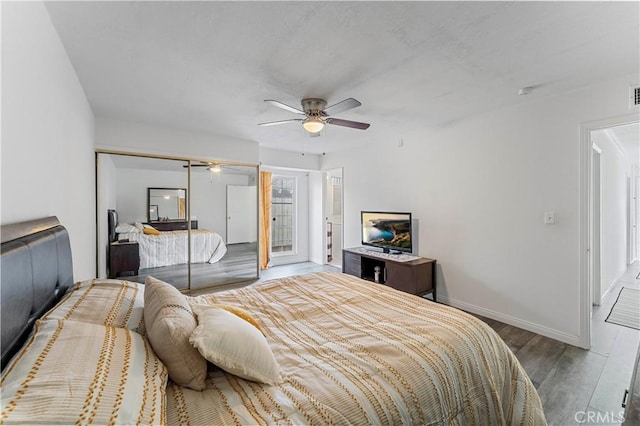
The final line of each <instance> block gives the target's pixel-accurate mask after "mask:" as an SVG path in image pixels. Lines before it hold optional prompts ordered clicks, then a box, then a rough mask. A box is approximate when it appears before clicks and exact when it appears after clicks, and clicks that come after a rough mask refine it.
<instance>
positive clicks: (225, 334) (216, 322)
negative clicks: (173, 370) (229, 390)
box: [189, 305, 282, 385]
mask: <svg viewBox="0 0 640 426" xmlns="http://www.w3.org/2000/svg"><path fill="white" fill-rule="evenodd" d="M193 310H194V312H195V313H196V315H197V316H198V327H196V329H195V331H194V332H193V334H191V337H190V338H189V341H190V342H191V343H192V344H193V345H194V346H195V347H196V348H198V350H199V351H200V353H201V354H202V356H203V357H205V358H206V359H207V360H209V361H210V362H212V363H213V364H215V365H217V366H218V367H220V368H222V369H223V370H225V371H226V372H228V373H231V374H234V375H236V376H238V377H241V378H243V379H247V380H252V381H256V382H261V383H266V384H269V385H275V384H277V383H279V382H280V381H281V380H282V378H281V376H280V367H279V366H278V363H277V362H276V359H275V357H274V356H273V352H271V348H270V347H269V342H267V339H266V338H265V337H264V336H263V335H262V333H260V331H259V330H258V329H257V328H256V327H254V326H253V325H251V324H249V322H247V321H245V320H243V319H241V318H240V317H238V316H236V315H234V314H232V313H230V312H228V311H226V310H224V309H220V308H217V307H215V306H206V305H194V306H193Z"/></svg>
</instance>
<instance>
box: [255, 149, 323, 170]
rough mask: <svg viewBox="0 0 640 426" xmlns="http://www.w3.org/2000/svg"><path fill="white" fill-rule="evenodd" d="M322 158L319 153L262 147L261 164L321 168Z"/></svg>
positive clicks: (300, 168)
mask: <svg viewBox="0 0 640 426" xmlns="http://www.w3.org/2000/svg"><path fill="white" fill-rule="evenodd" d="M320 158H321V156H320V155H318V154H309V153H306V154H302V153H300V152H291V151H281V150H278V149H270V148H264V147H260V164H261V165H263V166H267V167H283V168H288V169H299V170H320Z"/></svg>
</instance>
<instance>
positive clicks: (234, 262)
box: [98, 153, 258, 291]
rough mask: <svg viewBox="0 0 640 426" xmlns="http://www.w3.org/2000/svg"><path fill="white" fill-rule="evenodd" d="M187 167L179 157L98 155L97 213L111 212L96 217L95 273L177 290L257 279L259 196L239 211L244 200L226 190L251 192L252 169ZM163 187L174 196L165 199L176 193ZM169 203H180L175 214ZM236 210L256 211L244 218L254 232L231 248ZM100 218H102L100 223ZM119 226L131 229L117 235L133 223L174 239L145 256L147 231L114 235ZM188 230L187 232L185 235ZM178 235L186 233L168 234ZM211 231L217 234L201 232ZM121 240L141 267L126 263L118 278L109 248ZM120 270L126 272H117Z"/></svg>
mask: <svg viewBox="0 0 640 426" xmlns="http://www.w3.org/2000/svg"><path fill="white" fill-rule="evenodd" d="M187 164H188V162H187V161H182V160H169V159H159V158H151V157H140V156H134V155H119V154H106V153H100V154H99V155H98V208H99V209H101V210H102V211H105V212H106V211H113V213H114V215H115V217H111V216H110V214H111V213H109V214H104V215H100V216H103V218H104V219H102V218H99V229H101V231H99V235H98V240H99V242H98V244H99V247H100V248H104V249H103V252H102V254H101V255H100V257H102V256H104V257H102V259H105V261H104V263H103V264H102V265H99V272H98V275H99V276H101V277H103V278H107V277H110V278H111V277H117V278H123V279H127V280H131V281H137V282H144V279H145V277H147V276H154V277H156V278H158V279H161V280H163V281H166V282H170V283H171V284H173V285H175V286H176V287H177V288H179V289H184V290H191V291H193V290H198V289H203V288H211V287H221V288H226V287H228V286H233V285H234V284H237V283H240V282H246V281H251V280H255V279H257V278H258V254H257V253H258V252H257V250H258V249H257V197H254V198H253V199H251V198H250V199H248V200H246V199H245V200H244V201H242V203H243V205H242V206H237V205H230V204H232V203H233V204H237V203H239V202H241V201H238V200H235V201H234V200H232V201H228V194H227V191H228V188H229V187H234V186H238V187H242V188H244V189H245V190H246V189H247V188H249V189H252V190H253V191H254V193H255V185H256V182H257V167H255V166H236V165H234V166H233V169H229V170H226V169H224V172H223V173H222V174H221V175H213V174H212V173H211V172H209V171H207V170H205V169H204V168H191V170H190V171H189V168H187V167H184V166H185V165H187ZM189 173H190V174H189ZM163 189H169V190H171V191H173V192H175V193H176V194H177V195H176V196H175V197H173V198H170V199H169V200H167V201H166V202H164V201H163V200H165V198H164V197H166V196H169V197H170V196H171V194H172V193H173V192H171V191H169V192H167V191H165V192H167V194H164V193H163V192H162V190H163ZM181 191H184V192H181ZM174 198H175V199H174ZM167 203H168V204H167ZM173 205H177V206H178V207H177V209H173V210H167V209H168V208H169V206H173ZM181 206H183V207H181ZM163 207H164V208H163ZM152 210H153V211H152ZM237 210H241V211H255V212H256V213H255V215H254V216H253V217H251V215H249V218H248V219H246V220H248V223H247V224H246V225H245V226H244V227H245V228H252V227H254V228H255V232H252V233H249V235H250V236H249V237H248V238H244V239H241V240H240V241H237V240H236V238H235V237H233V236H231V238H232V240H231V243H229V238H230V235H229V230H228V222H227V217H228V212H229V211H237ZM176 212H177V213H176ZM187 218H188V219H189V220H187ZM101 220H104V223H103V225H102V226H100V221H101ZM121 225H122V226H125V227H126V226H129V229H125V228H121V229H119V231H132V232H135V231H134V230H133V229H132V228H131V227H135V226H136V225H138V226H141V227H145V226H151V227H154V228H156V229H157V230H158V231H159V233H160V234H161V237H162V238H165V239H171V238H172V239H174V241H173V242H169V243H168V245H166V246H162V245H160V246H156V247H155V248H152V249H151V252H152V255H148V256H147V255H145V253H148V252H149V250H148V247H146V248H145V244H146V243H148V241H146V240H149V239H152V238H159V237H155V236H154V235H148V234H144V233H143V232H142V230H137V233H131V232H129V233H128V232H115V228H116V227H118V226H121ZM189 225H190V226H189ZM189 227H190V228H191V231H187V229H188V228H189ZM188 232H190V234H189V233H188ZM180 233H182V234H183V235H184V236H182V237H179V236H177V235H172V234H180ZM209 233H210V234H215V236H211V235H203V234H209ZM188 235H190V238H191V240H192V243H191V246H192V252H191V253H189V250H188V249H187V247H188V244H187V241H188V238H189V236H188ZM119 239H124V240H129V247H127V248H128V249H129V250H134V247H132V246H134V245H135V244H137V245H138V250H139V251H140V264H139V267H138V269H135V268H134V267H132V266H130V265H128V264H125V265H124V266H123V265H119V267H118V268H117V269H116V270H115V272H116V274H112V272H113V271H112V270H111V269H112V268H111V264H110V263H111V258H112V257H113V256H112V255H113V253H112V251H113V250H114V244H115V245H116V247H115V251H116V252H117V251H118V250H123V249H124V248H125V247H124V244H123V246H122V247H121V246H120V245H119V244H118V243H117V241H118V240H119ZM218 246H220V247H218ZM145 250H146V251H145ZM153 250H155V252H153ZM203 250H204V251H203ZM169 252H171V253H169ZM116 254H117V253H116ZM189 256H190V259H189ZM151 257H159V258H160V260H158V261H153V260H149V258H151ZM189 260H190V262H189ZM134 266H136V265H134ZM122 268H128V269H127V270H120V269H122ZM129 269H130V270H129Z"/></svg>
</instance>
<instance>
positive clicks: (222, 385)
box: [1, 225, 546, 425]
mask: <svg viewBox="0 0 640 426" xmlns="http://www.w3.org/2000/svg"><path fill="white" fill-rule="evenodd" d="M55 228H56V229H57V231H58V232H63V233H66V231H64V228H62V227H61V226H60V225H56V226H55ZM60 228H61V229H60ZM3 231H4V230H3ZM37 235H38V234H36V236H35V237H34V236H33V235H32V236H31V238H36V239H37V238H39V237H38V236H37ZM3 238H4V232H3ZM21 238H23V237H21ZM21 238H19V239H18V240H20V239H21ZM6 244H7V243H5V242H4V241H3V244H2V261H3V268H2V279H3V285H2V299H1V303H2V321H3V327H2V342H3V345H2V353H3V360H4V359H5V350H13V352H14V353H15V355H13V356H12V359H11V361H9V362H8V364H7V365H5V364H4V362H3V373H2V422H3V423H4V424H17V423H28V424H38V423H47V424H51V423H96V424H133V423H138V424H192V425H198V424H433V425H440V424H459V425H469V424H487V425H488V424H491V425H500V424H504V425H506V424H509V425H513V424H526V425H541V424H546V422H545V417H544V413H543V410H542V406H541V403H540V399H539V398H538V395H537V393H536V390H535V388H534V387H533V385H532V384H531V381H530V380H529V378H528V377H527V375H526V373H525V372H524V370H523V368H522V367H521V365H520V364H519V363H518V361H517V359H516V358H515V356H514V355H513V354H512V353H511V351H510V350H509V349H508V348H507V347H506V345H505V343H504V342H503V341H502V340H501V339H500V337H499V336H498V335H497V334H496V333H495V332H493V330H492V329H491V328H490V327H488V326H487V325H486V324H484V323H483V322H482V321H480V320H478V319H476V318H474V317H472V316H470V315H467V314H465V313H463V312H461V311H458V310H456V309H453V308H450V307H447V306H445V305H441V304H436V303H433V302H430V301H427V300H424V299H421V298H418V297H416V296H412V295H409V294H406V293H402V292H399V291H396V290H393V289H391V288H388V287H385V286H382V285H378V284H374V283H370V282H367V281H363V280H360V279H359V278H356V277H352V276H349V275H346V274H338V273H315V274H309V275H304V276H297V277H288V278H284V279H279V280H271V281H266V282H263V283H259V284H255V285H252V286H248V287H244V288H241V289H235V290H227V291H223V292H218V293H212V294H207V295H201V296H197V297H190V296H187V295H184V294H182V293H180V292H179V291H178V290H177V289H175V288H174V287H172V286H170V285H168V284H165V283H162V282H161V281H159V280H155V279H153V278H147V281H146V284H145V285H143V284H140V283H133V282H129V281H124V280H88V281H83V282H78V283H75V284H73V285H70V286H68V287H69V290H68V291H66V293H65V294H64V297H62V299H61V300H60V301H59V302H58V303H57V304H56V305H55V307H54V308H53V309H51V310H48V311H47V312H46V313H45V314H44V315H43V316H41V317H40V319H39V320H37V321H35V327H34V330H33V331H32V332H31V334H30V336H29V337H28V339H27V340H26V343H24V342H17V343H16V344H15V345H17V348H16V347H13V348H8V347H7V346H5V332H6V329H5V325H6V324H5V321H8V323H9V326H10V327H9V329H11V330H14V329H16V327H17V328H22V325H21V323H23V322H24V323H25V324H26V323H27V322H29V321H28V318H26V317H24V316H22V317H20V318H13V317H5V308H6V307H7V306H11V305H12V304H15V301H16V300H20V299H19V298H20V297H23V295H21V293H23V292H26V293H29V294H33V293H34V287H33V286H32V285H31V286H30V285H29V283H30V282H31V283H33V276H35V275H36V274H35V273H34V274H33V275H32V276H25V277H21V276H20V275H19V274H15V273H11V277H10V279H9V280H8V281H7V282H6V283H5V263H7V262H11V264H13V263H20V262H21V260H19V259H17V258H16V257H15V255H13V257H11V258H5V254H6V250H5V245H6ZM11 244H14V245H15V244H19V243H16V242H15V241H14V242H12V243H11ZM26 250H27V251H28V253H27V252H25V253H24V254H25V259H26V260H24V261H25V262H27V263H29V262H30V260H29V259H33V258H34V254H35V257H37V256H39V255H41V254H38V253H36V252H40V251H43V250H48V251H51V250H53V254H54V255H55V256H56V258H57V257H58V256H57V250H58V246H57V245H55V246H51V245H50V246H48V247H46V248H43V247H42V246H34V245H29V246H28V247H27V248H26ZM30 266H32V267H34V268H35V270H37V269H38V268H39V263H38V262H35V263H31V264H30ZM67 266H70V265H67ZM65 267H66V266H65ZM14 270H15V268H14ZM63 275H65V276H66V275H68V274H63ZM56 280H57V278H56ZM66 282H67V285H68V280H67V281H66ZM5 284H6V285H5ZM6 286H8V287H9V288H8V289H7V288H5V287H6ZM55 288H58V289H60V288H64V286H63V285H59V284H56V285H55ZM35 292H36V293H40V292H42V293H43V294H44V296H40V297H38V299H39V300H45V299H47V300H50V299H51V298H50V297H49V295H50V293H51V292H52V287H51V286H48V288H43V289H41V290H36V291H35ZM59 292H60V291H58V293H59ZM54 299H55V297H54ZM34 303H35V302H34ZM34 309H35V310H36V311H38V310H39V309H38V308H37V307H36V306H32V307H30V309H29V311H32V310H34ZM40 311H41V310H40ZM236 311H238V312H236ZM32 322H33V321H32ZM14 323H15V324H14ZM19 323H20V324H19ZM183 325H184V329H183V328H182V326H183ZM166 327H169V328H166ZM190 327H192V328H190ZM177 329H181V330H182V331H181V332H177V331H175V330H177ZM166 330H170V331H169V332H167V331H166ZM245 333H247V334H245ZM159 337H160V338H159ZM7 339H8V340H6V341H10V340H11V339H10V338H7ZM208 339H209V340H208ZM254 340H255V341H254ZM258 342H261V343H259V344H258ZM260 345H262V346H260ZM265 345H266V346H265ZM9 346H14V345H9ZM223 347H224V350H223V349H222V348H223ZM205 349H206V350H205ZM227 349H229V350H230V352H229V351H227V352H225V350H227ZM194 351H195V352H194ZM234 351H235V352H234ZM212 353H213V355H212ZM223 353H226V354H227V355H228V356H227V358H226V359H225V357H224V356H222V355H220V354H223ZM216 354H217V355H220V358H215V361H216V364H214V363H212V362H209V361H207V359H209V358H210V357H212V356H213V357H215V356H217V355H216ZM105 355H106V356H105ZM199 357H200V358H199ZM205 358H207V359H205ZM256 371H259V372H260V374H262V375H256V374H257V373H256ZM247 374H248V376H247ZM252 374H253V375H254V376H252ZM243 377H244V378H243ZM61 407H64V410H62V409H60V408H61Z"/></svg>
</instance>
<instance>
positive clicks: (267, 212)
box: [260, 172, 271, 269]
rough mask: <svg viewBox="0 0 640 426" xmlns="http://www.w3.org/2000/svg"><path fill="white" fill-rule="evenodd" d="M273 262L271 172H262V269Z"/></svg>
mask: <svg viewBox="0 0 640 426" xmlns="http://www.w3.org/2000/svg"><path fill="white" fill-rule="evenodd" d="M270 262H271V172H260V269H267V268H269V263H270Z"/></svg>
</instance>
